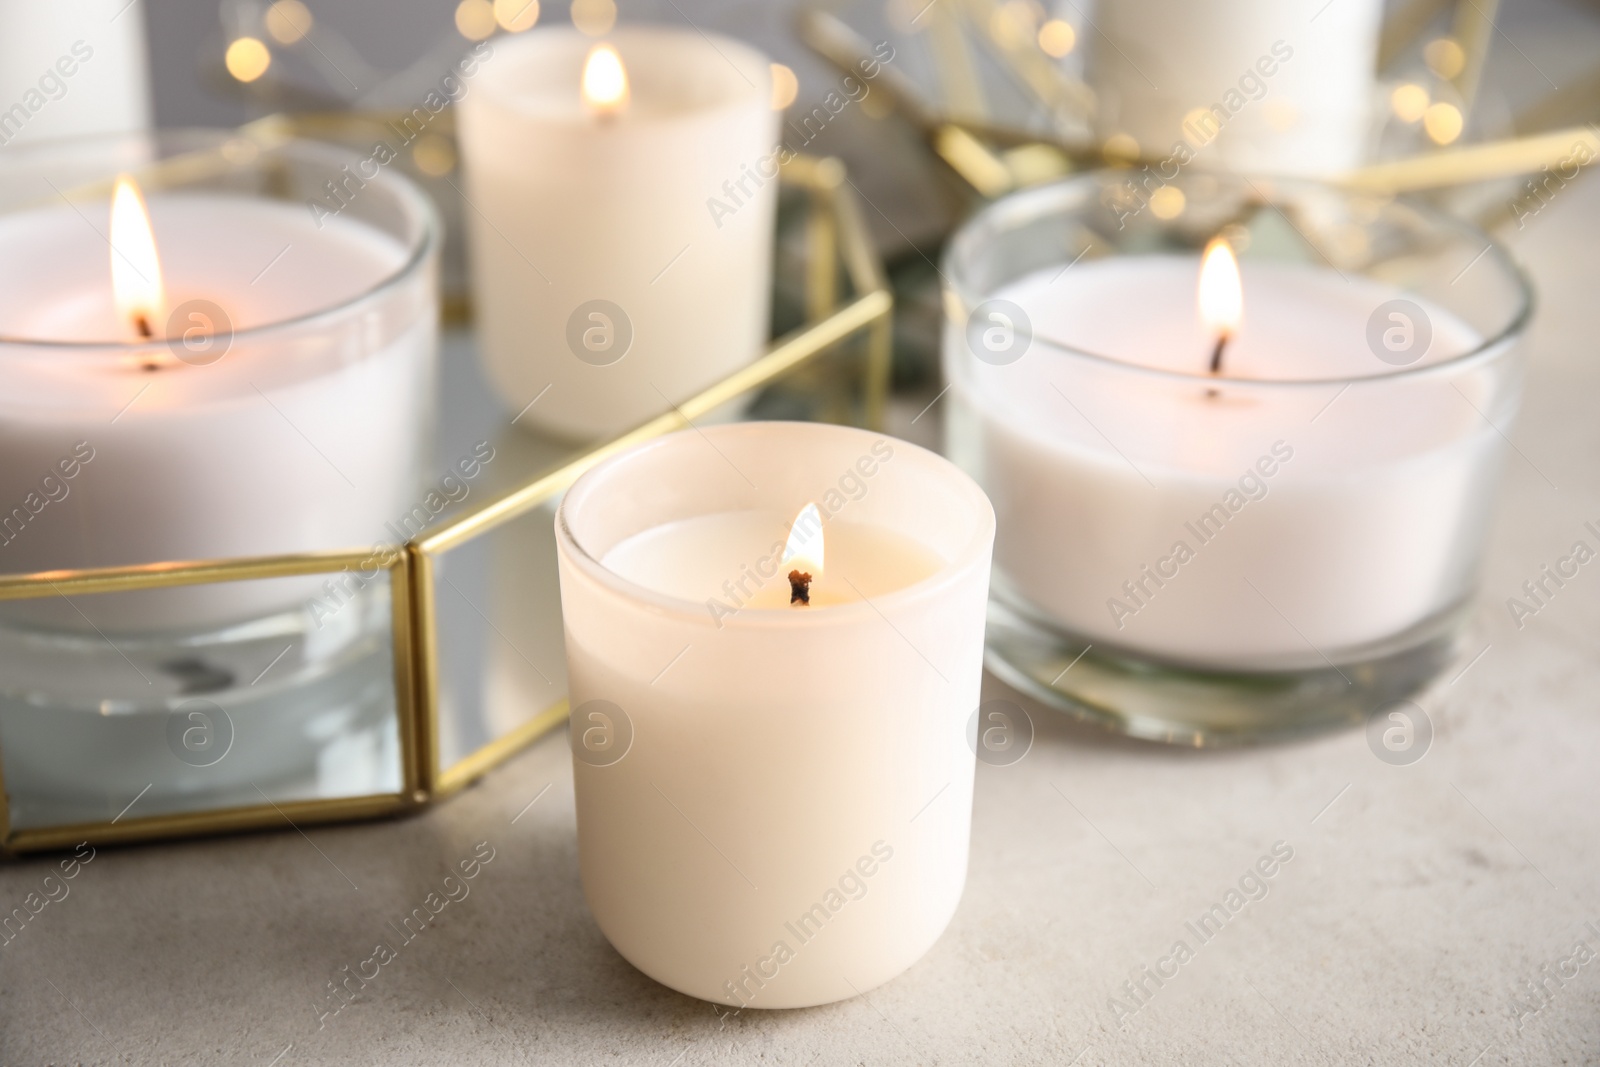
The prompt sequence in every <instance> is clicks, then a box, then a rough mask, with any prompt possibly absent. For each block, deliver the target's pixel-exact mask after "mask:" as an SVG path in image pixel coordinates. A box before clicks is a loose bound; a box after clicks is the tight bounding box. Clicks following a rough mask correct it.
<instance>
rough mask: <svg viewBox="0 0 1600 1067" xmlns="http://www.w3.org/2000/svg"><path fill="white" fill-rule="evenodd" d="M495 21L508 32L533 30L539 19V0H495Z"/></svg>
mask: <svg viewBox="0 0 1600 1067" xmlns="http://www.w3.org/2000/svg"><path fill="white" fill-rule="evenodd" d="M494 21H495V22H496V23H497V24H498V25H499V26H500V28H501V29H502V30H505V31H506V32H507V33H521V32H522V31H523V30H531V29H533V25H534V23H536V22H538V21H539V0H494Z"/></svg>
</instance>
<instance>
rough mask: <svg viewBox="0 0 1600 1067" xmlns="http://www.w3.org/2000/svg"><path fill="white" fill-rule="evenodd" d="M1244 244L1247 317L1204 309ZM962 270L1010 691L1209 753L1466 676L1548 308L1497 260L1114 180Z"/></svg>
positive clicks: (961, 257)
mask: <svg viewBox="0 0 1600 1067" xmlns="http://www.w3.org/2000/svg"><path fill="white" fill-rule="evenodd" d="M1219 236H1220V237H1222V238H1223V239H1225V240H1226V241H1227V242H1228V243H1229V244H1230V246H1231V247H1232V248H1234V249H1235V250H1236V251H1237V254H1238V262H1239V274H1238V276H1239V278H1240V282H1239V283H1238V292H1240V293H1241V294H1242V309H1243V310H1242V316H1241V317H1240V318H1239V319H1238V320H1237V322H1236V323H1233V324H1230V323H1229V322H1228V321H1225V320H1226V318H1227V303H1228V301H1227V299H1226V295H1227V294H1226V292H1224V293H1223V294H1222V295H1223V300H1222V301H1221V303H1220V304H1216V303H1210V304H1208V307H1207V309H1206V310H1202V309H1201V308H1200V307H1199V306H1198V301H1197V297H1198V295H1199V294H1198V289H1199V285H1198V276H1199V273H1200V263H1201V249H1202V248H1204V247H1205V246H1207V245H1208V243H1209V242H1211V241H1212V240H1213V239H1214V238H1217V237H1219ZM944 275H945V279H946V290H945V301H946V312H947V322H946V336H945V342H944V367H945V371H946V375H947V377H948V380H949V383H950V397H949V400H948V403H949V410H948V412H947V436H948V448H949V452H950V454H951V456H952V457H953V458H954V459H955V460H956V461H957V462H958V463H959V464H961V465H962V466H963V467H964V468H965V469H967V470H968V471H969V472H970V473H971V474H972V475H973V476H974V477H975V478H976V479H977V481H978V482H979V483H980V484H981V485H982V486H983V487H984V489H985V491H986V492H987V493H988V494H989V496H990V498H991V499H992V501H993V502H994V506H995V511H996V516H997V524H998V528H997V534H996V547H995V577H994V583H993V590H994V591H993V596H992V599H991V608H990V621H989V633H988V651H987V656H988V663H989V665H990V667H991V668H992V669H993V670H994V671H995V672H996V673H998V674H999V675H1000V676H1002V677H1003V678H1005V679H1006V680H1007V681H1009V682H1011V683H1012V684H1014V685H1016V686H1018V687H1019V688H1021V689H1022V690H1024V691H1026V692H1028V693H1030V694H1032V695H1034V696H1036V697H1038V698H1039V699H1041V700H1043V701H1045V702H1047V703H1049V704H1053V705H1055V706H1057V707H1060V708H1063V709H1065V710H1068V711H1070V712H1073V713H1075V714H1077V715H1080V716H1083V717H1085V718H1088V719H1091V720H1094V721H1097V722H1100V723H1103V724H1106V725H1109V726H1111V727H1113V728H1115V729H1118V730H1121V731H1124V732H1126V733H1129V734H1132V735H1135V736H1139V737H1145V738H1152V739H1159V740H1165V741H1172V742H1177V743H1183V744H1192V745H1202V744H1206V745H1209V744H1224V743H1232V742H1241V741H1248V740H1259V739H1264V738H1272V737H1281V736H1287V735H1293V734H1298V733H1304V732H1309V731H1314V730H1319V729H1325V728H1328V727H1331V726H1334V725H1337V724H1343V723H1353V722H1359V721H1361V720H1362V719H1363V718H1364V717H1365V716H1366V715H1368V714H1369V713H1371V712H1373V711H1375V710H1377V709H1378V708H1380V707H1381V706H1382V705H1384V704H1385V703H1387V702H1390V701H1392V700H1396V699H1399V698H1401V697H1403V696H1405V695H1406V694H1409V693H1412V692H1414V691H1416V690H1417V689H1418V688H1420V687H1421V686H1422V685H1424V684H1425V683H1426V682H1427V681H1428V680H1429V679H1430V678H1432V677H1433V676H1435V675H1436V674H1437V673H1438V671H1439V670H1440V669H1441V668H1442V666H1443V665H1445V664H1446V663H1448V662H1449V661H1450V660H1451V659H1452V658H1453V657H1454V655H1455V654H1456V652H1457V637H1458V634H1459V631H1460V627H1461V623H1462V621H1463V619H1464V614H1465V610H1466V607H1467V605H1468V603H1469V601H1470V600H1471V598H1472V595H1473V591H1474V586H1475V583H1476V580H1477V573H1478V565H1479V560H1480V557H1481V555H1482V550H1483V544H1484V536H1485V532H1486V526H1487V522H1488V518H1489V514H1490V510H1491V506H1492V503H1493V498H1494V494H1495V488H1496V483H1497V480H1498V475H1499V471H1500V469H1501V466H1502V462H1503V460H1504V458H1505V454H1506V451H1507V441H1508V439H1507V437H1506V433H1507V432H1508V431H1509V429H1510V424H1511V420H1512V419H1513V417H1514V414H1515V412H1516V408H1517V405H1518V399H1519V394H1520V387H1521V379H1522V363H1521V360H1520V359H1519V358H1518V356H1517V354H1516V349H1515V344H1516V341H1517V339H1518V338H1519V336H1520V335H1521V333H1522V332H1523V329H1524V327H1525V325H1526V323H1527V321H1528V318H1529V314H1530V308H1531V293H1530V290H1529V287H1528V283H1527V281H1526V279H1525V278H1524V277H1523V275H1522V274H1521V273H1520V272H1519V271H1518V270H1517V268H1516V267H1515V266H1514V265H1513V264H1512V263H1511V261H1510V260H1509V258H1508V257H1507V255H1506V254H1505V253H1504V251H1503V250H1501V249H1500V248H1499V247H1498V246H1496V245H1495V244H1494V243H1493V242H1492V241H1491V240H1490V239H1489V238H1488V237H1486V236H1485V235H1484V234H1483V233H1481V232H1479V231H1477V230H1475V229H1473V228H1472V227H1470V226H1468V225H1466V224H1464V223H1461V222H1458V221H1456V220H1453V219H1451V218H1448V217H1446V216H1443V215H1442V214H1440V213H1438V212H1436V211H1434V210H1432V209H1430V208H1428V207H1425V206H1422V205H1419V204H1414V203H1410V202H1407V201H1404V200H1395V199H1393V198H1389V197H1382V196H1374V195H1368V194H1358V193H1354V192H1349V191H1344V190H1340V189H1337V188H1334V187H1331V186H1327V185H1322V184H1317V183H1313V182H1303V181H1279V180H1271V181H1269V180H1266V179H1250V178H1245V177H1229V176H1221V175H1213V174H1195V175H1182V176H1179V177H1177V178H1175V179H1173V180H1172V181H1170V182H1166V183H1161V182H1160V181H1159V180H1158V179H1156V178H1154V176H1153V175H1152V174H1150V173H1146V172H1130V171H1109V172H1100V173H1093V174H1087V175H1083V176H1080V177H1077V178H1073V179H1070V180H1068V181H1065V182H1062V183H1060V184H1056V185H1051V186H1047V187H1042V188H1038V189H1034V190H1030V191H1027V192H1023V193H1019V194H1017V195H1015V196H1012V197H1009V198H1007V199H1005V200H1002V201H1000V202H998V203H996V204H993V205H991V206H990V207H989V208H987V209H986V210H984V211H983V212H981V213H980V214H979V215H977V216H976V217H975V218H974V219H973V220H971V221H970V222H969V223H968V224H967V225H966V226H965V227H964V228H963V229H962V230H961V232H960V233H958V234H957V236H956V237H955V239H954V241H953V242H952V244H951V246H950V248H949V250H948V253H947V255H946V258H945V266H944ZM1224 289H1226V287H1224ZM1212 295H1213V297H1215V296H1216V293H1215V292H1213V294H1212ZM1219 315H1220V316H1221V317H1220V318H1219Z"/></svg>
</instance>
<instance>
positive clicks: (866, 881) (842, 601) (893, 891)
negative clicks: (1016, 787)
mask: <svg viewBox="0 0 1600 1067" xmlns="http://www.w3.org/2000/svg"><path fill="white" fill-rule="evenodd" d="M812 502H814V503H815V504H816V505H817V506H818V508H819V509H820V510H819V513H818V514H819V517H821V518H822V523H821V525H820V532H815V533H812V534H811V535H810V536H806V534H807V532H808V531H811V530H812V527H811V525H810V524H809V523H806V522H802V523H801V524H800V525H799V526H798V527H797V528H796V529H797V530H798V531H799V532H800V534H801V536H799V537H797V538H795V543H796V545H797V546H798V547H799V552H798V554H797V555H794V556H792V557H791V558H788V559H786V558H785V556H786V554H787V553H786V550H787V547H788V545H787V543H788V542H789V540H790V532H791V527H790V523H791V522H793V521H794V516H795V515H796V513H798V512H800V511H801V508H802V507H803V506H804V505H806V504H808V503H812ZM556 528H557V542H558V548H559V560H560V569H561V601H562V612H563V615H564V618H565V627H566V647H567V663H568V675H569V678H570V685H571V701H572V706H573V708H574V714H573V737H574V750H573V751H574V756H575V765H574V769H575V772H576V783H575V785H576V790H577V802H578V846H579V860H580V864H581V867H582V874H583V883H584V890H585V894H586V895H587V898H588V901H589V906H590V908H591V910H592V911H593V912H594V916H595V919H596V921H597V922H598V923H599V924H600V928H601V930H603V931H604V932H605V934H606V936H607V937H608V938H609V939H610V941H611V943H612V944H613V945H615V946H616V948H617V950H618V951H619V952H621V953H622V955H623V956H625V957H626V958H627V959H628V960H629V961H630V962H632V963H633V964H634V965H635V966H637V967H638V968H639V969H640V970H642V971H644V972H645V973H646V974H648V975H650V976H651V977H653V978H655V979H656V980H658V981H660V982H663V983H664V984H666V985H669V986H671V987H672V988H674V989H677V990H679V991H681V992H684V993H688V994H690V995H692V996H697V997H701V998H704V999H706V1000H712V1001H717V1002H721V1003H726V1004H730V1005H733V1006H735V1007H738V1006H741V1005H749V1006H752V1007H764V1008H782V1007H798V1006H803V1005H810V1004H820V1003H825V1002H828V1001H833V1000H839V999H842V998H844V997H848V996H852V995H854V994H855V993H857V992H861V991H864V990H867V989H871V988H872V987H873V986H876V985H878V984H880V983H882V982H885V981H887V980H889V979H890V978H892V977H894V976H895V975H896V974H899V973H900V972H901V971H903V970H904V969H905V968H907V967H909V966H910V965H911V964H912V963H913V962H915V961H916V960H917V959H918V958H919V957H921V955H922V954H923V953H924V952H926V951H927V949H928V948H929V946H930V945H932V944H933V942H934V941H935V940H936V939H937V938H938V936H939V934H940V933H941V932H942V931H943V929H944V927H945V926H946V924H947V923H948V922H949V920H950V917H951V915H952V913H953V912H954V910H955V907H956V904H957V902H958V900H959V899H960V896H961V890H962V886H963V883H964V881H965V878H966V862H967V844H968V834H969V829H970V817H971V807H972V781H973V767H974V755H973V749H972V748H971V747H969V744H968V741H967V739H966V736H965V734H966V724H967V722H968V721H969V720H970V719H971V718H972V716H973V714H974V712H975V710H976V708H977V702H978V688H979V681H980V675H981V655H982V644H983V610H984V607H983V606H984V601H985V597H986V595H987V589H988V570H989V554H990V549H991V546H992V539H993V513H992V511H991V510H990V508H989V505H988V503H987V501H986V500H985V499H984V497H983V494H982V492H981V490H979V489H978V487H977V486H976V485H974V484H973V483H972V481H971V480H970V479H968V478H967V477H966V476H965V475H963V474H961V473H960V472H959V471H958V470H956V468H955V467H954V466H952V465H951V464H950V463H949V462H948V461H946V460H944V459H941V458H940V457H938V456H935V455H933V454H932V453H929V452H926V451H924V450H922V449H919V448H916V447H915V446H912V445H909V444H906V443H904V442H901V441H894V440H890V439H887V438H883V437H880V436H877V435H874V434H870V433H867V432H864V431H859V430H850V429H843V428H839V427H829V426H820V425H814V424H787V423H752V424H743V425H736V426H721V427H715V428H710V429H707V430H706V431H705V432H704V434H701V433H698V432H685V433H682V434H676V435H672V436H670V437H666V438H663V439H661V440H658V441H656V442H653V443H651V444H647V445H644V446H641V447H640V448H639V449H636V450H634V451H632V452H630V453H626V454H624V455H622V456H620V457H617V458H615V459H612V460H610V461H608V462H607V463H605V464H602V465H601V466H599V467H596V468H595V469H594V470H593V471H591V472H590V473H589V474H587V475H585V476H584V477H583V478H582V479H580V480H579V481H578V483H577V484H576V485H574V486H573V488H572V489H571V490H570V491H569V492H568V494H567V496H566V499H565V501H564V502H563V504H562V506H561V511H560V513H559V514H558V516H557V521H556ZM818 545H820V546H821V549H822V550H821V552H820V555H821V556H822V557H823V558H822V559H820V560H819V559H818V558H817V557H818V555H819V552H818V551H817V547H818ZM802 567H803V569H804V573H807V574H811V575H812V577H813V581H812V583H811V587H810V593H811V599H812V602H811V603H810V604H809V605H801V604H792V603H790V601H791V599H792V593H793V589H792V586H791V584H790V582H789V580H788V577H787V575H788V573H789V572H790V571H791V570H800V569H802Z"/></svg>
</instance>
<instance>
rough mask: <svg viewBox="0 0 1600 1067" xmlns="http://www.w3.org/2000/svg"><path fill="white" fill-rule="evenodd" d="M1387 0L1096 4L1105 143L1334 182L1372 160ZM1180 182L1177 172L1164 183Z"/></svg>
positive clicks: (1095, 79)
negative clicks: (1184, 148) (1122, 138)
mask: <svg viewBox="0 0 1600 1067" xmlns="http://www.w3.org/2000/svg"><path fill="white" fill-rule="evenodd" d="M1382 15H1383V4H1382V2H1381V0H1338V2H1337V3H1332V4H1329V3H1327V2H1326V0H1228V2H1227V3H1224V4H1196V3H1188V2H1185V0H1114V2H1112V3H1106V4H1100V5H1098V6H1097V7H1096V8H1095V15H1094V17H1095V23H1094V25H1095V29H1096V30H1097V31H1098V33H1097V34H1096V37H1095V41H1094V42H1093V51H1092V56H1091V59H1090V64H1089V79H1090V84H1091V85H1092V86H1093V88H1094V90H1095V93H1096V95H1097V97H1098V108H1097V112H1096V120H1095V125H1096V132H1097V133H1098V134H1099V136H1100V137H1101V138H1110V137H1112V136H1113V135H1116V134H1123V135H1126V136H1129V137H1132V138H1133V139H1134V141H1135V142H1136V143H1137V144H1138V147H1139V148H1140V150H1141V151H1142V152H1143V153H1144V154H1145V155H1146V156H1147V157H1148V158H1151V159H1165V158H1167V157H1168V156H1169V154H1171V153H1172V150H1173V147H1174V146H1175V145H1176V144H1177V143H1178V142H1179V141H1185V142H1187V144H1188V146H1189V148H1190V149H1191V150H1194V149H1198V157H1199V158H1200V159H1202V160H1204V164H1205V165H1206V166H1212V167H1221V168H1228V169H1232V170H1236V171H1245V172H1249V173H1265V174H1303V175H1327V174H1336V173H1342V172H1343V171H1346V170H1349V169H1350V168H1352V167H1355V166H1357V165H1359V164H1360V163H1361V162H1363V161H1364V159H1365V156H1366V152H1367V145H1368V141H1369V139H1370V137H1371V132H1372V131H1371V128H1370V126H1371V101H1372V99H1373V95H1374V89H1373V78H1374V76H1375V75H1374V67H1375V65H1376V62H1377V50H1378V31H1379V27H1380V23H1381V21H1382ZM1165 176H1166V177H1168V178H1170V177H1171V175H1165Z"/></svg>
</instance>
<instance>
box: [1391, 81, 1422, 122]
mask: <svg viewBox="0 0 1600 1067" xmlns="http://www.w3.org/2000/svg"><path fill="white" fill-rule="evenodd" d="M1428 103H1429V101H1428V90H1426V89H1424V88H1423V87H1422V86H1420V85H1413V84H1411V83H1409V82H1408V83H1406V84H1405V85H1397V86H1395V87H1394V92H1392V93H1390V94H1389V107H1390V108H1391V109H1392V110H1393V111H1394V113H1395V117H1396V118H1398V119H1399V120H1400V121H1401V122H1416V121H1417V120H1418V119H1420V118H1422V115H1423V113H1424V112H1425V111H1427V110H1428Z"/></svg>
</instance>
